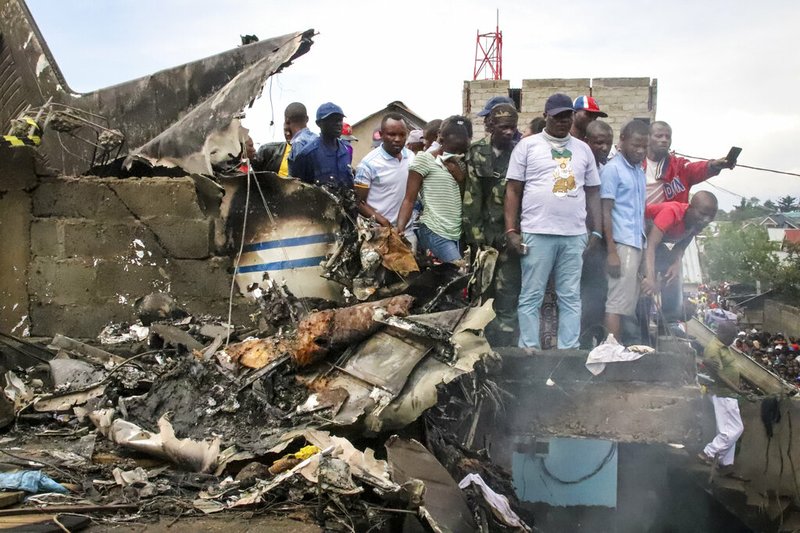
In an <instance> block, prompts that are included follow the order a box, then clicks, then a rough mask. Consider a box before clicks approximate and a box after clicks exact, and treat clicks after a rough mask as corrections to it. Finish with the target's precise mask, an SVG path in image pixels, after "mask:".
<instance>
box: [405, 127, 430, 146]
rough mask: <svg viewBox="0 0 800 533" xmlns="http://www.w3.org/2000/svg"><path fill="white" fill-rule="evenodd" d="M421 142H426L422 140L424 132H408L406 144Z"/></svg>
mask: <svg viewBox="0 0 800 533" xmlns="http://www.w3.org/2000/svg"><path fill="white" fill-rule="evenodd" d="M421 142H425V140H424V139H423V138H422V130H411V131H410V132H408V140H407V141H406V144H413V143H421Z"/></svg>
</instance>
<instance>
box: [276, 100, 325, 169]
mask: <svg viewBox="0 0 800 533" xmlns="http://www.w3.org/2000/svg"><path fill="white" fill-rule="evenodd" d="M283 130H284V135H286V132H287V130H288V132H289V139H288V142H289V145H290V148H289V151H288V157H287V162H288V164H289V168H288V170H289V173H290V175H291V176H294V174H292V173H291V164H292V162H293V161H294V155H295V154H298V153H299V152H300V150H302V149H303V147H304V146H305V145H307V144H308V143H310V142H311V141H313V140H314V139H316V138H317V134H316V133H314V132H312V131H311V130H310V129H308V111H306V106H304V105H303V104H301V103H300V102H292V103H291V104H289V105H288V106H286V110H285V111H284V112H283Z"/></svg>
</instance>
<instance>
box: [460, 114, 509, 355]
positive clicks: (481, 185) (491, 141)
mask: <svg viewBox="0 0 800 533" xmlns="http://www.w3.org/2000/svg"><path fill="white" fill-rule="evenodd" d="M518 121H519V115H518V114H517V110H516V108H515V107H514V106H513V105H511V104H498V105H495V106H494V107H492V110H491V112H490V113H489V115H488V117H487V121H486V122H487V130H488V131H489V132H490V137H485V138H483V139H481V140H479V141H476V142H474V143H472V146H470V148H469V152H467V181H466V185H465V188H464V234H465V241H466V243H467V244H468V245H472V246H482V245H487V246H491V247H493V248H495V249H497V250H498V251H499V252H500V255H499V257H498V259H497V264H496V266H495V278H494V291H493V293H494V310H495V313H496V315H497V317H496V318H495V320H494V321H492V323H491V324H490V325H489V328H487V332H486V335H487V337H488V338H490V340H491V341H493V342H495V343H497V344H499V345H503V346H506V345H509V344H511V342H513V337H514V331H515V330H516V329H517V300H518V298H519V288H520V266H519V257H518V256H517V255H516V252H512V251H510V250H508V249H507V248H506V247H505V235H504V230H505V219H504V214H503V202H504V201H505V194H506V172H507V170H508V162H509V160H510V159H511V151H512V150H513V149H514V145H515V143H514V134H515V133H516V131H517V123H518Z"/></svg>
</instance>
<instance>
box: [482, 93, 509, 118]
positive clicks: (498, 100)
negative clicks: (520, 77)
mask: <svg viewBox="0 0 800 533" xmlns="http://www.w3.org/2000/svg"><path fill="white" fill-rule="evenodd" d="M497 104H511V105H514V100H512V99H511V98H509V97H508V96H492V97H491V98H489V100H488V101H487V102H486V105H485V106H483V109H481V110H480V111H478V116H479V117H485V116H486V115H488V114H489V112H490V111H491V110H492V108H493V107H494V106H496V105H497Z"/></svg>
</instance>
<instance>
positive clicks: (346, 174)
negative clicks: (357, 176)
mask: <svg viewBox="0 0 800 533" xmlns="http://www.w3.org/2000/svg"><path fill="white" fill-rule="evenodd" d="M343 121H344V111H342V108H341V107H339V106H338V105H336V104H334V103H331V102H327V103H324V104H322V105H321V106H319V108H318V109H317V126H319V129H320V136H319V137H317V138H316V139H314V140H312V141H311V142H309V143H308V144H306V145H305V146H303V148H301V149H300V151H299V152H294V151H293V152H292V156H291V157H292V158H294V160H292V159H291V158H290V159H289V170H290V173H291V175H292V176H294V177H296V178H300V179H301V180H303V181H304V182H306V183H314V184H317V185H332V186H336V187H346V188H352V187H353V170H352V168H351V166H350V163H351V162H352V159H351V157H350V153H349V152H348V151H347V147H346V146H345V143H344V141H343V140H341V139H340V138H339V136H340V135H341V134H342V124H343Z"/></svg>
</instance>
